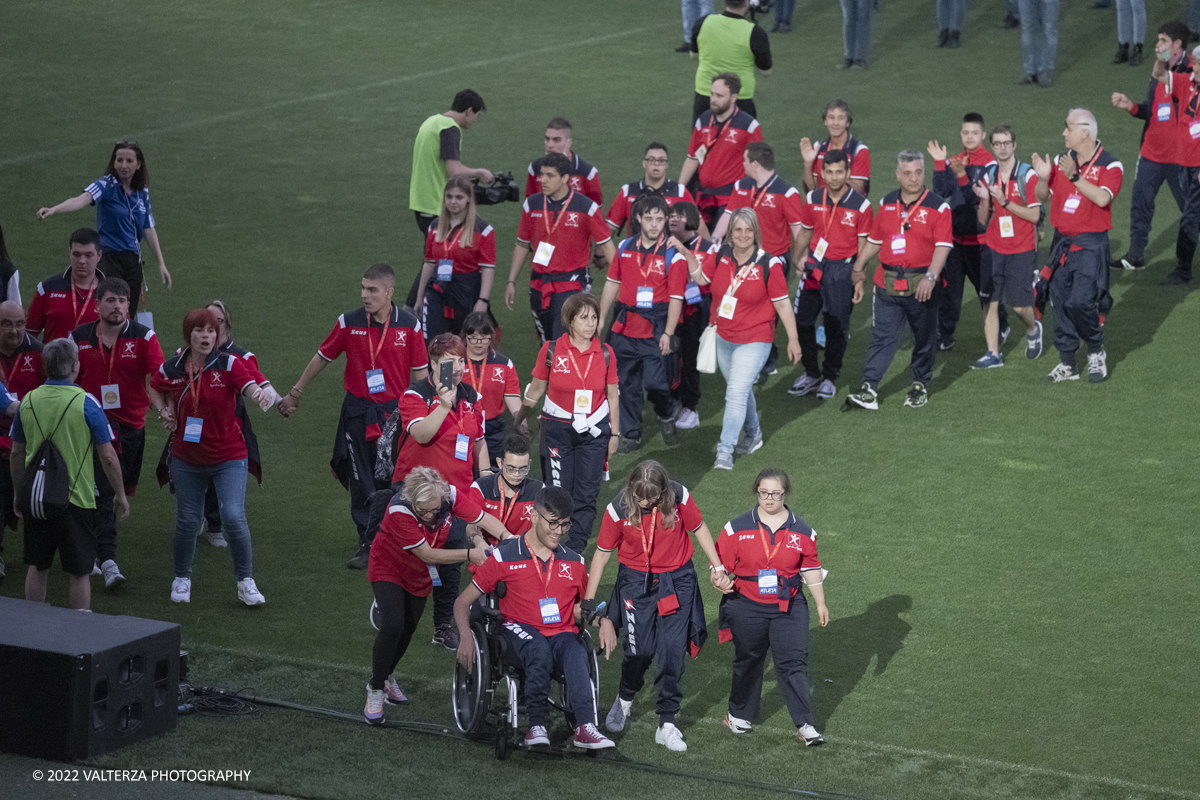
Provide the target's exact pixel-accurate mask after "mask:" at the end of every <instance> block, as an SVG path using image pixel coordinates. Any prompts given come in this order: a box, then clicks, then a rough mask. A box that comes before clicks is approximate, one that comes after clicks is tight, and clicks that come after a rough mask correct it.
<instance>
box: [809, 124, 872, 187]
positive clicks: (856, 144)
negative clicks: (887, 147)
mask: <svg viewBox="0 0 1200 800" xmlns="http://www.w3.org/2000/svg"><path fill="white" fill-rule="evenodd" d="M830 149H831V148H830V146H829V140H828V139H822V140H821V141H819V142H817V146H816V151H817V157H816V158H815V159H813V166H812V168H813V171H812V177H813V185H814V186H816V187H817V188H818V189H824V188H825V176H824V175H823V174H821V173H822V170H824V168H825V156H826V155H827V154H828V153H829V151H830ZM832 149H834V150H843V151H845V153H846V156H847V157H848V158H849V159H850V177H851V178H853V179H854V180H856V181H866V182H867V186H866V187H864V188H865V189H867V190H870V188H871V187H870V183H871V151H870V150H868V149H867V146H866V145H865V144H863V143H862V142H860V141H859V140H858V139H855V138H854V137H853V136H850V135H849V134H847V135H846V142H845V143H844V144H843V145H842V146H841V147H834V148H832Z"/></svg>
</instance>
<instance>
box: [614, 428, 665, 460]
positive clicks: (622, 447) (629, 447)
mask: <svg viewBox="0 0 1200 800" xmlns="http://www.w3.org/2000/svg"><path fill="white" fill-rule="evenodd" d="M671 427H674V423H672V426H671ZM641 449H642V440H641V439H627V438H626V437H624V436H622V437H621V443H620V444H619V445H617V453H619V454H620V455H623V456H625V455H629V454H630V453H636V452H637V451H638V450H641Z"/></svg>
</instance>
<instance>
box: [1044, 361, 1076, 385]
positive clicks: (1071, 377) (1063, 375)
mask: <svg viewBox="0 0 1200 800" xmlns="http://www.w3.org/2000/svg"><path fill="white" fill-rule="evenodd" d="M1046 380H1048V381H1050V382H1051V383H1062V382H1063V381H1077V380H1079V370H1077V369H1075V365H1074V364H1058V365H1057V366H1055V367H1054V369H1052V370H1050V374H1048V375H1047V376H1046Z"/></svg>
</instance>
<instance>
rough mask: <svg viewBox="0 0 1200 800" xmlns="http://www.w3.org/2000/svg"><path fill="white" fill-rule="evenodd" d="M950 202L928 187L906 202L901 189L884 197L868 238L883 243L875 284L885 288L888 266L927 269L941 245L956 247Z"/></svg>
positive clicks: (875, 242) (876, 242)
mask: <svg viewBox="0 0 1200 800" xmlns="http://www.w3.org/2000/svg"><path fill="white" fill-rule="evenodd" d="M951 227H952V224H951V221H950V205H949V204H948V203H947V202H946V201H945V200H943V199H942V198H941V197H940V196H939V195H936V194H934V193H933V192H931V191H929V190H928V189H926V190H924V192H923V194H922V195H921V196H920V197H919V198H917V199H916V200H915V201H913V202H912V203H911V204H905V203H904V202H903V201H902V200H901V199H900V190H899V189H897V190H895V191H894V192H892V193H891V194H889V195H887V196H886V197H884V198H883V202H882V203H880V205H879V213H878V214H876V215H875V221H874V222H873V223H872V225H871V232H870V234H868V235H867V241H868V242H870V243H871V244H877V245H879V246H880V250H879V266H877V267H876V268H875V285H876V286H878V287H880V288H883V285H884V284H883V270H884V266H888V267H903V268H905V269H927V268H928V267H929V265H930V263H931V262H932V261H933V251H934V250H935V249H936V248H938V247H953V246H954V242H953V241H952V239H951Z"/></svg>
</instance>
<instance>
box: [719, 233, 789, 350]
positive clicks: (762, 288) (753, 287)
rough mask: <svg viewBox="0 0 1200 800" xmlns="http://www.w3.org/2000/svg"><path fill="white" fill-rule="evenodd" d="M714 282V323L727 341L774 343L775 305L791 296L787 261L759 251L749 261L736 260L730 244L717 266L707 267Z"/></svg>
mask: <svg viewBox="0 0 1200 800" xmlns="http://www.w3.org/2000/svg"><path fill="white" fill-rule="evenodd" d="M704 277H705V278H706V279H707V280H708V281H709V282H710V283H711V284H712V294H713V302H712V317H711V324H713V325H716V326H717V335H719V336H720V337H721V338H722V339H724V340H725V341H727V342H733V343H735V344H745V343H747V342H772V341H774V340H775V306H774V305H772V304H773V303H775V302H777V301H779V300H787V299H788V287H787V280H786V279H785V278H784V277H783V262H782V261H781V260H780V259H778V258H776V257H775V256H773V255H771V254H770V253H768V252H766V251H765V250H758V251H757V252H756V253H755V255H754V256H753V257H752V258H751V259H750V260H749V261H748V262H746V263H745V264H738V263H736V261H735V259H734V257H733V250H732V249H731V248H730V247H729V246H725V247H723V248H721V252H720V254H719V256H718V258H717V263H716V266H715V267H712V268H711V270H710V269H709V268H705V272H704Z"/></svg>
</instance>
